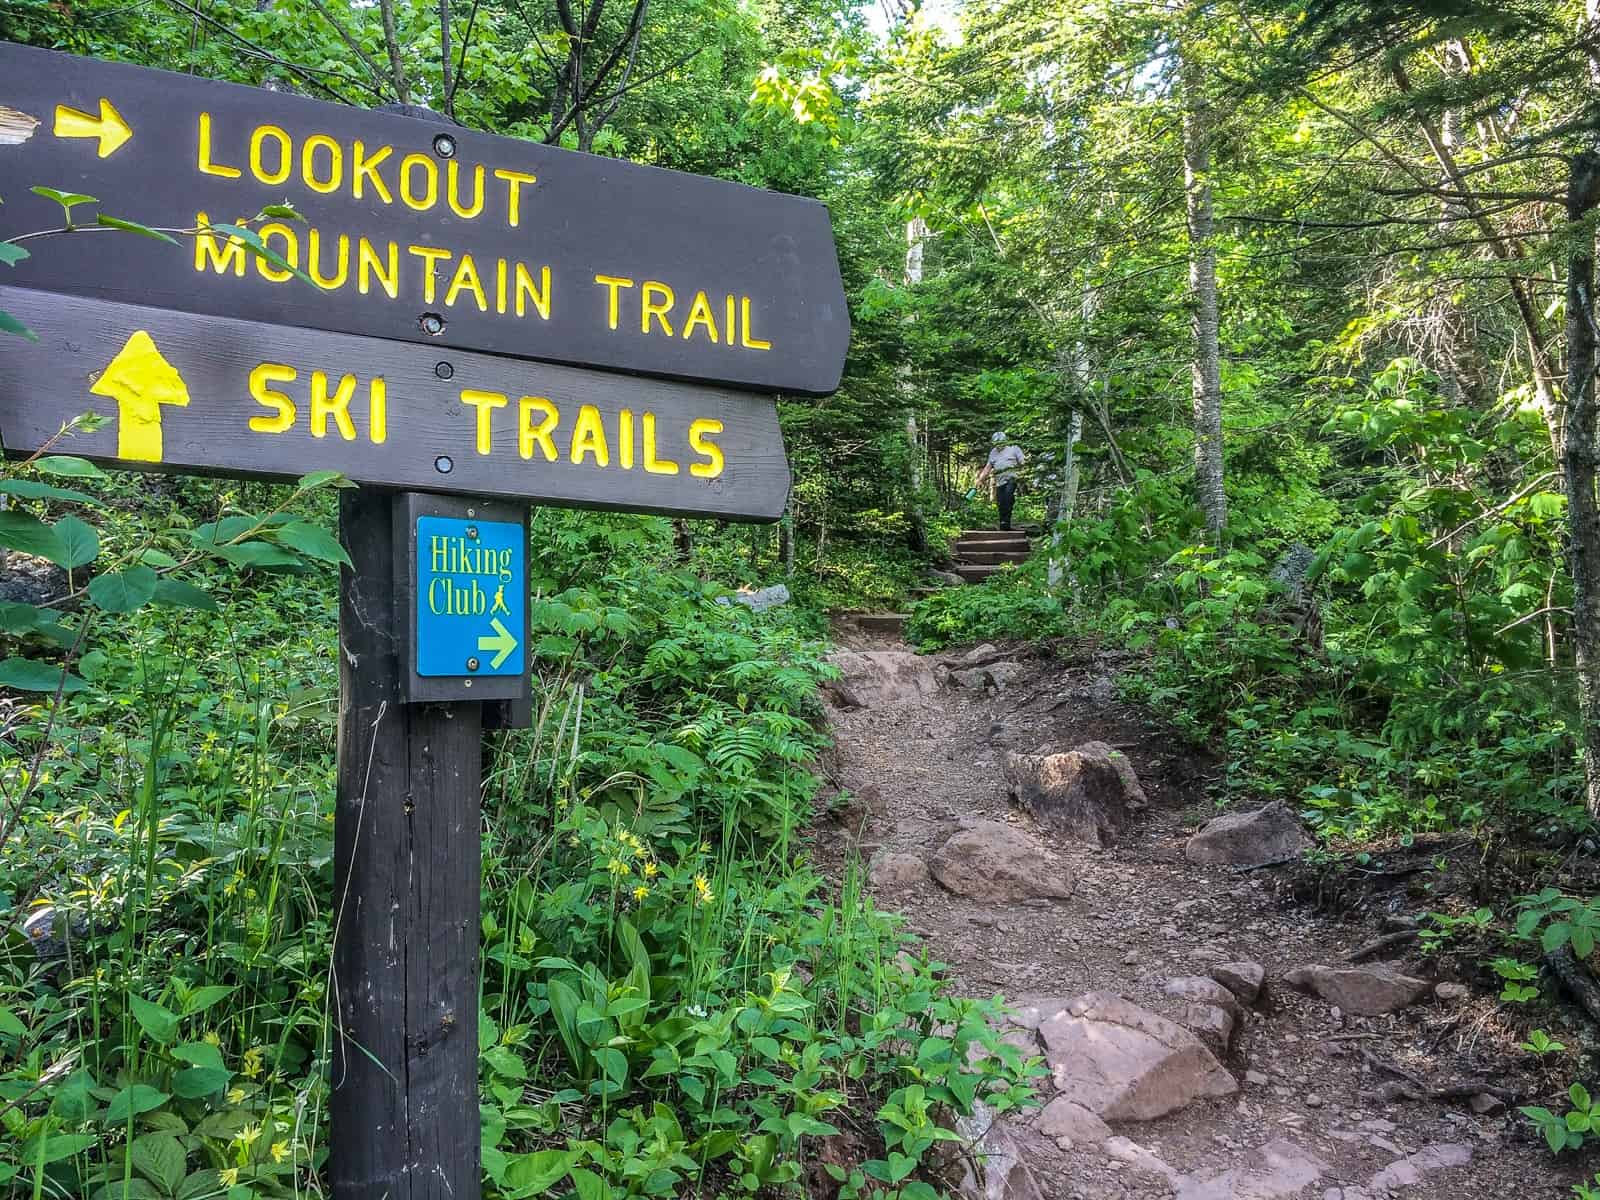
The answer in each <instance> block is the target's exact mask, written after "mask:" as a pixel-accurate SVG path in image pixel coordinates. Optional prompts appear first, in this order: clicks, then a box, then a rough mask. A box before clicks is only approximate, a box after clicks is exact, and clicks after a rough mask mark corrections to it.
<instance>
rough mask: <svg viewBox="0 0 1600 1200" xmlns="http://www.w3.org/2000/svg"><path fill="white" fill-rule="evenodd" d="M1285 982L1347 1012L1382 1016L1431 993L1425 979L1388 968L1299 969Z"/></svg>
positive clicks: (1311, 967)
mask: <svg viewBox="0 0 1600 1200" xmlns="http://www.w3.org/2000/svg"><path fill="white" fill-rule="evenodd" d="M1283 981H1284V982H1285V983H1286V984H1288V985H1289V986H1290V987H1292V988H1296V989H1298V990H1299V991H1302V992H1311V993H1313V994H1314V995H1317V996H1320V997H1321V998H1322V999H1324V1000H1326V1001H1327V1002H1328V1003H1329V1004H1332V1005H1334V1006H1335V1007H1336V1008H1339V1009H1341V1010H1342V1011H1344V1012H1347V1013H1356V1014H1357V1015H1359V1016H1363V1017H1380V1016H1382V1015H1383V1014H1384V1013H1392V1012H1399V1011H1400V1010H1401V1009H1402V1008H1405V1007H1407V1006H1408V1005H1411V1004H1415V1003H1416V1002H1417V1001H1418V1000H1421V999H1422V998H1423V997H1424V996H1426V995H1427V994H1428V991H1429V987H1430V985H1429V984H1428V981H1427V980H1425V979H1414V978H1412V977H1411V976H1410V975H1402V974H1400V972H1399V971H1393V970H1390V969H1389V968H1388V967H1379V966H1366V967H1324V966H1319V965H1316V964H1312V965H1308V966H1304V967H1296V968H1295V969H1294V970H1292V971H1290V972H1289V973H1288V974H1287V975H1285V976H1284V977H1283Z"/></svg>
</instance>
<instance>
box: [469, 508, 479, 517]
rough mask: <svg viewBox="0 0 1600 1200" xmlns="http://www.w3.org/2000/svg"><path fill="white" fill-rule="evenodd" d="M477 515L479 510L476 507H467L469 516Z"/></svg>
mask: <svg viewBox="0 0 1600 1200" xmlns="http://www.w3.org/2000/svg"><path fill="white" fill-rule="evenodd" d="M477 515H478V510H477V509H475V508H469V509H467V516H469V517H475V516H477Z"/></svg>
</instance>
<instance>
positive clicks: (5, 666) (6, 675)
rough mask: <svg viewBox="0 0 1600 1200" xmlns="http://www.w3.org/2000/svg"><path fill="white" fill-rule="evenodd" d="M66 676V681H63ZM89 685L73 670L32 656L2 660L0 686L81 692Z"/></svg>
mask: <svg viewBox="0 0 1600 1200" xmlns="http://www.w3.org/2000/svg"><path fill="white" fill-rule="evenodd" d="M63 676H65V681H63V678H62V677H63ZM88 686H89V685H88V684H87V683H85V682H84V681H83V680H81V679H79V678H78V677H77V676H76V675H74V674H72V672H70V671H67V670H65V669H64V668H62V667H59V666H56V665H54V664H52V663H42V662H39V661H37V660H36V659H32V658H8V659H6V660H5V661H4V662H0V687H8V688H12V689H14V690H16V691H19V692H54V691H55V690H56V689H57V688H60V689H61V691H62V692H63V693H70V692H81V691H83V689H84V688H86V687H88Z"/></svg>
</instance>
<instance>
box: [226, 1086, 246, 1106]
mask: <svg viewBox="0 0 1600 1200" xmlns="http://www.w3.org/2000/svg"><path fill="white" fill-rule="evenodd" d="M243 1101H244V1089H243V1088H229V1089H228V1103H229V1104H239V1103H242V1102H243Z"/></svg>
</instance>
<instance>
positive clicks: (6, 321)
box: [0, 308, 39, 342]
mask: <svg viewBox="0 0 1600 1200" xmlns="http://www.w3.org/2000/svg"><path fill="white" fill-rule="evenodd" d="M0 333H14V334H16V335H17V336H18V337H20V338H27V340H28V341H30V342H37V341H38V340H39V335H38V334H37V333H35V332H34V331H33V330H31V329H29V328H28V327H27V326H26V325H24V324H23V323H22V322H21V321H19V320H17V319H16V318H15V317H13V316H12V315H11V314H10V313H8V312H7V311H6V310H5V309H3V308H0Z"/></svg>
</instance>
